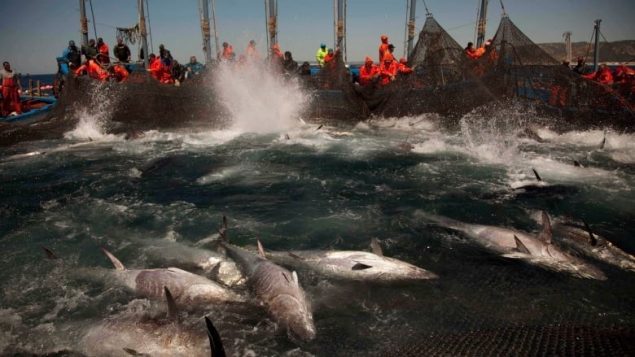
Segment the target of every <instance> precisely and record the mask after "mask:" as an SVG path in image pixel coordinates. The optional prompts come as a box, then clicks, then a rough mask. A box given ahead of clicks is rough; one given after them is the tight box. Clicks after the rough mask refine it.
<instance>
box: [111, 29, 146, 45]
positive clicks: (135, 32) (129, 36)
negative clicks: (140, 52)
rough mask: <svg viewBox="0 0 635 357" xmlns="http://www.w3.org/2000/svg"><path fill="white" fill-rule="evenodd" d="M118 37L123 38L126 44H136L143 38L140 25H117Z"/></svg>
mask: <svg viewBox="0 0 635 357" xmlns="http://www.w3.org/2000/svg"><path fill="white" fill-rule="evenodd" d="M116 37H117V38H121V39H123V41H124V42H125V43H126V44H131V45H134V44H135V43H137V41H138V40H140V39H141V33H140V32H139V25H135V26H134V27H117V33H116Z"/></svg>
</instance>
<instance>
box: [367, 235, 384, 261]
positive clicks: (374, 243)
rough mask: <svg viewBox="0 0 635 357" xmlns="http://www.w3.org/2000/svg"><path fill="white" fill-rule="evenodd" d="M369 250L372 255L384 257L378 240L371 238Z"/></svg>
mask: <svg viewBox="0 0 635 357" xmlns="http://www.w3.org/2000/svg"><path fill="white" fill-rule="evenodd" d="M370 249H371V251H372V252H373V254H375V255H378V256H380V257H383V256H384V251H383V250H382V249H381V245H379V239H377V238H372V239H371V240H370Z"/></svg>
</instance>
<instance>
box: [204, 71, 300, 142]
mask: <svg viewBox="0 0 635 357" xmlns="http://www.w3.org/2000/svg"><path fill="white" fill-rule="evenodd" d="M214 85H215V87H216V90H217V93H218V94H219V97H220V98H219V99H220V101H221V103H223V105H224V106H225V107H226V109H227V110H228V111H229V113H230V114H231V117H232V121H233V125H232V129H235V130H238V131H241V132H255V133H272V132H280V131H285V130H288V129H289V128H291V127H294V126H296V125H301V124H302V122H301V121H299V120H298V118H299V117H300V114H301V113H302V110H303V109H304V106H305V105H306V104H307V103H308V102H309V99H310V98H309V96H308V95H307V94H306V93H304V91H303V90H302V87H301V86H300V83H299V82H298V81H297V79H289V80H285V78H284V77H283V76H281V75H279V74H277V73H271V70H270V69H269V68H267V67H266V66H264V65H260V64H255V63H248V64H247V63H246V64H244V65H241V66H240V67H236V66H235V65H233V64H227V63H222V64H221V65H220V67H219V68H218V70H217V71H216V72H215V75H214Z"/></svg>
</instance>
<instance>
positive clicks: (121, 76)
mask: <svg viewBox="0 0 635 357" xmlns="http://www.w3.org/2000/svg"><path fill="white" fill-rule="evenodd" d="M112 71H113V74H112V76H113V77H114V78H115V79H116V80H117V82H123V81H125V80H126V79H128V76H129V73H128V70H126V67H124V66H122V65H120V64H116V65H114V66H112Z"/></svg>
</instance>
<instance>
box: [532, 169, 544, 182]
mask: <svg viewBox="0 0 635 357" xmlns="http://www.w3.org/2000/svg"><path fill="white" fill-rule="evenodd" d="M531 171H533V172H534V176H536V180H538V181H542V177H540V175H538V171H536V169H534V168H533V167H532V168H531Z"/></svg>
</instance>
